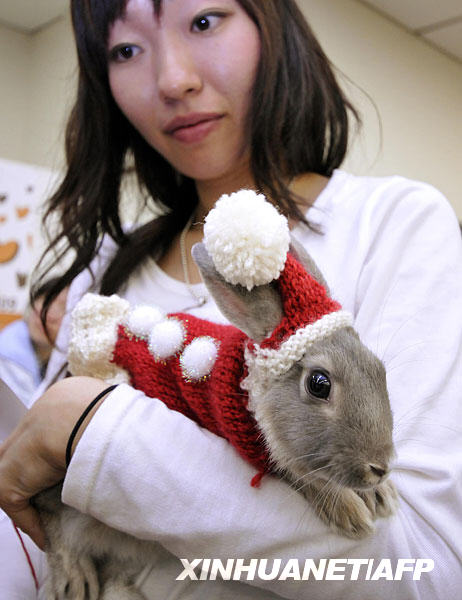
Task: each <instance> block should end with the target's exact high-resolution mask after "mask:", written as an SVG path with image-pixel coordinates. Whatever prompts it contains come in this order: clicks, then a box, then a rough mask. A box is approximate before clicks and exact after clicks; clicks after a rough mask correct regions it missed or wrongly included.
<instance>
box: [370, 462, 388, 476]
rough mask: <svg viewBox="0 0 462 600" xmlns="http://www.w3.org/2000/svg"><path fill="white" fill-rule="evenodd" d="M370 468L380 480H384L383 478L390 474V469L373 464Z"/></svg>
mask: <svg viewBox="0 0 462 600" xmlns="http://www.w3.org/2000/svg"><path fill="white" fill-rule="evenodd" d="M369 468H370V470H371V471H372V473H373V474H374V475H376V476H377V477H378V478H379V479H382V477H384V476H385V475H386V474H387V472H388V469H386V468H384V467H383V466H380V465H377V464H373V463H369Z"/></svg>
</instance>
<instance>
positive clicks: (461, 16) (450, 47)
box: [360, 0, 462, 61]
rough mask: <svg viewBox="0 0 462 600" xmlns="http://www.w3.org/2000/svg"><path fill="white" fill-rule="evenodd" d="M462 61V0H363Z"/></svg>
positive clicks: (362, 0) (361, 0)
mask: <svg viewBox="0 0 462 600" xmlns="http://www.w3.org/2000/svg"><path fill="white" fill-rule="evenodd" d="M360 2H362V3H363V4H367V5H368V6H371V7H372V8H374V9H376V10H378V11H379V12H380V13H382V14H383V15H385V16H387V17H389V18H391V19H392V20H393V21H396V22H397V23H399V24H400V25H403V26H404V27H405V28H406V29H407V30H408V31H410V32H411V33H413V34H414V35H417V36H419V37H422V38H424V39H425V40H426V41H427V42H430V43H431V44H434V45H435V46H436V47H437V48H439V49H440V50H442V51H443V52H445V53H446V54H449V55H451V56H453V57H454V58H456V59H458V60H460V61H462V2H461V0H360Z"/></svg>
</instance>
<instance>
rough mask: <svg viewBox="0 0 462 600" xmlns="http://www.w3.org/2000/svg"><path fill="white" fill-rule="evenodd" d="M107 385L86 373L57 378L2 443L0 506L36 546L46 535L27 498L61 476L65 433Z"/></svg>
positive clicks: (67, 436) (41, 543) (0, 453)
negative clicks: (58, 379)
mask: <svg viewBox="0 0 462 600" xmlns="http://www.w3.org/2000/svg"><path fill="white" fill-rule="evenodd" d="M105 387H106V384H105V383H104V382H103V381H100V380H98V379H93V378H89V377H71V378H69V379H64V380H62V381H59V382H57V383H56V384H54V385H53V386H51V387H50V388H49V389H48V390H47V391H46V392H45V394H44V395H43V396H42V397H41V398H39V400H37V402H36V403H35V404H34V405H33V406H32V408H31V409H30V410H29V412H28V413H27V414H26V415H25V416H24V418H23V419H22V420H21V422H20V423H19V425H18V426H17V427H16V429H15V430H14V431H13V432H12V434H11V435H10V436H9V437H8V438H7V440H5V442H4V443H3V444H2V445H1V446H0V507H1V508H2V509H3V510H4V511H5V512H6V513H7V514H8V515H9V517H11V519H12V520H13V521H14V522H15V523H16V525H17V526H18V527H19V528H20V529H22V531H24V532H25V533H27V534H28V535H29V536H30V537H31V538H32V539H33V540H34V542H35V543H36V544H37V545H38V546H39V547H40V548H43V546H44V543H45V536H44V533H43V530H42V527H41V525H40V519H39V515H38V512H37V511H36V510H35V508H34V507H33V506H32V505H31V504H30V499H31V498H33V497H34V496H35V495H36V494H38V493H39V492H41V491H43V490H45V489H48V488H50V487H52V486H54V485H56V484H57V483H59V482H60V481H62V480H63V479H64V476H65V472H66V465H65V452H66V445H67V441H68V438H69V434H70V432H71V431H72V429H73V427H74V425H75V423H76V421H77V420H78V418H79V417H80V415H81V414H82V411H83V410H84V409H85V408H86V407H87V405H88V404H89V402H90V401H91V400H92V398H93V397H94V396H96V395H97V394H98V393H99V392H101V391H102V390H103V389H105ZM91 416H92V415H89V418H91ZM84 427H85V423H84V424H83V426H82V430H83V429H84Z"/></svg>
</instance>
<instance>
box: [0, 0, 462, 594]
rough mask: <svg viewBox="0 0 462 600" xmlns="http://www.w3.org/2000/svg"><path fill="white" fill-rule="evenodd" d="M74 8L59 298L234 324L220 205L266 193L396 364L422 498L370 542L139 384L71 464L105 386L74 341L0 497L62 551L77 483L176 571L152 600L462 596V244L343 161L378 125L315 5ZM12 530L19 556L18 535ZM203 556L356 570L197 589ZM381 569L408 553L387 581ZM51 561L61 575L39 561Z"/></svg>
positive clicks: (180, 3) (37, 556)
mask: <svg viewBox="0 0 462 600" xmlns="http://www.w3.org/2000/svg"><path fill="white" fill-rule="evenodd" d="M72 11H73V22H74V28H75V33H76V40H77V48H78V53H79V63H80V77H79V90H78V98H77V102H76V105H75V108H74V111H73V113H72V115H71V119H70V122H69V127H68V133H67V151H68V163H69V166H68V171H67V173H66V176H65V178H64V180H63V183H62V185H61V187H60V189H59V190H58V191H57V193H56V194H55V195H54V197H53V198H52V199H51V202H50V208H49V214H55V213H58V214H60V215H61V223H62V227H61V232H60V234H59V236H58V238H57V240H56V242H55V246H57V247H60V248H62V243H63V242H64V243H65V246H66V248H67V249H70V250H73V251H74V252H75V254H74V256H75V259H74V261H73V263H72V265H71V266H70V267H69V269H68V270H67V271H66V273H65V274H64V275H63V277H62V279H61V281H60V282H59V285H58V286H56V288H55V289H54V290H53V292H52V293H51V294H49V296H48V301H49V302H50V301H51V300H52V298H53V296H55V295H56V294H57V293H59V291H60V289H62V288H63V287H65V286H66V285H68V284H71V285H70V290H69V294H68V303H67V308H68V312H69V311H70V310H71V309H72V307H73V306H74V305H75V304H76V302H77V301H78V299H79V298H80V297H81V296H82V295H83V293H85V292H86V291H88V290H89V289H91V290H96V291H100V292H101V293H103V294H110V293H113V292H117V293H118V294H119V295H121V296H123V297H125V298H127V299H128V300H129V301H130V302H133V303H145V302H155V303H156V304H158V305H160V306H163V307H164V308H165V309H166V310H168V311H169V312H174V311H189V312H191V313H192V314H196V315H197V316H201V317H205V318H208V319H211V320H216V321H222V320H223V317H222V316H221V315H220V313H219V312H218V310H217V308H216V306H215V305H214V303H213V301H212V300H211V298H210V297H209V296H208V294H207V292H206V290H205V287H204V286H203V284H202V283H200V279H199V274H198V272H197V270H196V267H195V265H194V263H193V262H192V260H191V258H190V248H191V246H192V244H193V243H194V242H196V241H198V240H200V239H201V235H202V228H201V223H202V221H203V218H204V216H205V215H206V214H207V212H208V211H209V210H210V208H211V207H212V206H213V204H214V202H215V201H216V200H217V199H218V197H219V196H220V195H221V194H223V193H229V192H232V191H236V190H238V189H240V188H243V187H252V188H255V189H260V190H262V191H263V192H264V193H265V194H266V195H267V197H268V198H269V199H270V200H271V201H272V202H274V203H275V204H277V205H278V206H279V207H280V209H281V210H282V211H283V212H284V213H285V214H287V215H288V216H289V217H290V223H291V226H292V233H293V235H294V236H295V237H297V238H298V239H299V241H300V242H301V243H302V244H303V245H304V246H305V247H306V248H307V250H308V251H309V253H310V254H311V256H312V257H313V258H314V260H315V261H316V262H317V263H318V265H319V267H320V269H321V271H322V272H323V274H324V275H325V277H326V279H327V282H328V284H329V287H330V288H331V290H332V292H333V295H334V297H335V298H336V299H338V300H339V301H340V302H341V303H342V305H343V307H344V308H345V309H347V310H350V311H351V312H352V313H353V315H354V318H355V327H356V329H357V330H358V332H359V333H360V335H361V337H362V338H363V340H364V341H365V343H366V344H367V345H368V346H369V347H371V348H372V349H373V350H374V351H375V352H376V353H377V354H378V355H379V356H380V357H381V358H382V359H383V360H384V362H385V364H386V366H387V371H388V386H389V392H390V398H391V403H392V408H393V411H394V418H395V445H396V451H397V457H396V461H395V465H394V473H393V475H392V477H393V479H394V482H395V484H396V486H397V488H398V492H399V495H400V508H399V511H398V512H397V514H396V516H394V517H392V518H389V519H386V520H379V521H377V524H376V532H375V534H374V535H372V536H371V537H369V538H365V539H362V540H360V541H358V540H356V541H355V540H351V539H348V538H346V537H342V536H339V535H334V534H333V533H332V532H331V531H330V530H329V529H328V528H327V527H326V526H325V525H324V524H323V523H321V522H320V521H319V519H318V518H317V517H315V515H314V514H313V513H312V511H311V510H310V508H309V507H308V506H307V503H306V500H305V499H304V498H303V497H302V496H301V495H300V494H298V493H296V492H295V491H293V490H291V489H290V488H289V487H288V486H287V485H286V484H285V483H283V482H282V481H279V480H278V479H276V478H268V479H267V480H266V481H264V482H263V484H262V486H261V488H260V489H254V488H252V487H251V486H250V485H249V481H250V479H251V476H252V474H253V471H252V469H251V467H250V466H249V465H247V464H246V463H245V462H244V461H243V460H241V459H240V457H239V456H237V455H236V453H235V452H234V450H233V449H232V448H231V447H230V446H229V445H228V444H227V443H226V442H225V441H224V440H222V439H220V438H218V437H216V436H214V435H213V434H211V433H209V432H207V431H204V430H202V429H200V428H199V427H197V426H196V425H195V423H193V422H191V421H190V420H188V419H187V418H186V417H184V416H183V415H181V414H179V413H176V412H174V411H169V410H168V409H167V408H166V407H165V406H164V405H163V404H162V403H161V402H159V401H157V400H153V399H151V398H147V397H146V396H145V395H144V394H143V393H141V392H139V391H137V390H135V389H133V388H131V387H130V386H127V385H120V386H119V387H117V388H116V389H115V390H114V391H112V392H111V393H109V394H107V395H106V396H105V397H104V398H103V399H102V401H101V402H100V403H99V404H98V405H97V406H96V407H95V408H94V409H93V411H92V412H91V413H90V415H89V416H88V417H87V419H86V420H85V422H84V423H83V425H82V427H81V428H80V429H79V432H78V436H77V439H76V441H75V443H74V445H73V449H72V450H73V456H72V461H71V463H70V467H69V468H68V469H67V470H66V468H65V457H64V455H65V448H66V444H67V441H68V437H69V434H70V432H71V430H72V429H73V427H74V424H75V422H76V421H77V419H78V418H79V416H80V415H81V413H82V412H83V410H84V409H85V408H86V406H87V405H88V404H89V403H90V401H91V400H92V399H93V398H94V397H95V396H96V395H97V394H98V393H100V392H101V391H103V390H104V389H105V388H106V383H105V382H103V381H100V380H97V379H92V378H82V377H70V378H67V379H60V380H58V381H55V382H54V383H52V381H53V379H54V378H55V377H56V374H57V373H58V372H59V371H60V369H61V368H62V366H63V362H65V359H64V358H63V355H62V354H60V353H59V352H58V350H56V351H55V352H54V354H53V357H52V360H51V361H50V366H49V370H48V378H47V382H46V383H47V385H49V386H50V387H48V389H47V390H46V391H44V392H43V394H42V395H41V397H40V398H39V399H38V400H37V401H36V403H35V404H34V406H33V407H32V408H31V410H30V412H29V414H28V415H27V417H26V418H25V419H24V421H23V422H22V423H21V424H20V425H19V426H18V428H17V429H16V431H15V432H14V433H13V434H12V436H11V437H10V438H9V439H8V440H7V441H6V442H5V444H4V445H3V446H2V447H1V448H0V490H1V491H0V505H1V506H2V508H3V509H4V510H5V512H6V513H7V514H8V515H9V516H10V517H11V518H12V519H13V520H14V521H15V522H16V523H17V524H18V526H19V527H20V528H21V529H22V530H23V531H25V532H27V533H29V534H30V535H31V536H32V538H33V539H34V540H35V542H36V543H37V544H38V545H39V546H42V547H43V541H44V540H43V533H42V531H41V529H40V525H39V522H38V520H37V515H36V514H35V512H34V510H33V509H32V508H31V506H30V504H29V500H30V498H31V497H32V496H33V495H34V494H36V493H37V492H39V491H40V490H43V489H45V488H47V487H49V486H51V485H53V484H54V483H56V482H58V481H60V480H61V479H63V478H64V492H63V500H64V502H66V503H68V504H70V505H72V506H74V507H76V508H78V509H79V510H80V511H82V512H86V513H89V514H91V515H93V516H95V517H97V518H98V519H100V520H102V521H103V522H105V523H107V524H109V525H111V526H113V527H115V528H118V529H121V530H123V531H127V532H129V533H131V534H132V535H135V536H138V537H141V538H144V539H151V540H156V541H159V542H160V543H161V544H162V546H163V547H164V549H165V552H164V555H163V556H162V559H159V561H158V562H157V563H156V564H154V565H152V567H150V568H149V569H146V570H145V572H144V573H143V577H141V578H140V580H139V582H138V585H139V587H140V589H142V590H143V591H144V593H145V594H146V596H147V597H148V598H157V597H159V598H173V597H175V598H204V597H206V598H265V599H268V598H276V597H283V598H308V597H309V598H316V599H324V598H340V597H342V598H346V599H357V598H367V597H374V598H376V599H380V598H389V597H397V598H406V599H407V600H408V599H409V600H410V599H417V598H419V599H428V600H430V599H433V598H435V597H450V596H451V593H452V595H453V596H454V593H455V590H456V589H459V586H460V584H461V583H462V565H461V555H462V546H461V540H462V531H461V530H460V527H461V525H460V523H461V522H462V520H461V519H460V506H461V505H462V491H461V488H460V484H459V483H458V482H459V481H460V478H461V476H462V453H461V450H460V448H461V444H460V439H461V426H460V423H461V422H462V405H461V403H460V402H459V396H460V390H461V389H462V350H461V349H462V319H461V309H460V297H461V296H462V247H461V240H460V234H459V229H458V224H457V221H456V219H455V217H454V214H453V212H452V210H451V209H450V207H449V206H448V204H447V202H446V201H445V199H444V198H443V197H442V196H441V194H440V193H439V192H437V191H436V190H434V189H433V188H431V187H430V186H428V185H425V184H421V183H417V182H414V181H409V180H406V179H403V178H399V177H390V178H380V179H379V178H360V177H354V176H351V175H348V174H346V173H344V172H342V171H339V170H338V167H339V166H340V165H341V163H342V160H343V158H344V155H345V152H346V147H347V137H348V114H347V113H348V111H349V112H350V113H351V114H352V115H353V116H356V113H355V111H354V109H353V108H352V107H351V106H350V105H349V103H348V101H347V100H346V99H345V98H344V96H343V94H342V93H341V91H340V89H339V87H338V85H337V83H336V81H335V78H334V76H333V74H332V70H331V67H330V64H329V61H328V60H327V58H326V57H325V55H324V53H323V52H322V50H321V49H320V48H319V45H318V43H317V42H316V40H315V38H314V37H313V34H312V33H311V31H310V29H309V27H308V26H307V24H306V23H305V21H304V20H303V17H302V15H301V14H300V12H299V10H298V9H297V6H296V4H295V2H293V1H292V0H265V2H260V0H213V2H210V0H164V1H163V2H162V1H161V0H128V2H125V1H124V0H112V1H111V2H101V0H72ZM127 167H134V169H135V171H136V174H137V176H138V180H139V182H140V187H141V189H142V190H143V193H144V194H145V195H146V197H147V198H148V201H149V202H151V203H153V204H154V205H155V206H156V207H157V210H160V211H161V212H162V215H161V216H160V217H159V218H157V219H154V220H152V221H151V222H149V223H147V224H146V225H143V226H142V227H140V228H138V229H135V230H131V231H130V232H129V233H128V232H127V230H124V228H123V227H122V224H121V221H120V217H119V212H118V207H119V199H120V188H121V181H122V176H123V173H124V169H125V168H127ZM243 218H245V215H243ZM68 332H69V319H68V317H67V318H65V320H64V321H63V325H62V327H61V330H60V333H59V337H58V341H57V348H58V349H61V350H62V351H64V352H65V348H66V344H67V339H68ZM50 384H51V385H50ZM45 387H46V386H45ZM2 531H4V532H5V535H4V536H3V534H2V536H3V537H2V551H3V553H4V555H5V557H8V556H9V557H12V556H13V550H12V548H13V547H15V546H14V545H15V544H16V538H15V537H13V536H14V532H13V533H11V537H9V536H8V534H7V533H6V525H5V527H4V528H3V530H2ZM12 531H13V530H12V528H10V532H12ZM3 540H5V541H3ZM200 557H202V558H219V559H222V560H226V559H228V558H236V557H240V558H243V559H244V560H245V561H246V564H248V562H249V561H250V559H252V558H266V559H269V560H271V559H278V558H279V559H282V561H283V562H282V564H284V563H285V561H287V560H289V559H291V558H292V559H296V560H297V561H298V563H299V565H300V568H301V570H302V571H303V565H304V561H305V560H306V559H313V560H314V561H315V563H318V561H319V560H320V559H323V558H326V559H328V558H343V559H345V560H344V561H343V562H341V563H339V564H340V570H339V571H336V572H335V573H334V576H332V577H325V578H324V580H322V581H317V580H316V579H314V578H313V577H310V578H309V579H308V580H306V581H296V580H294V577H290V576H289V577H288V578H286V579H269V578H265V577H258V576H257V577H255V578H254V579H253V580H252V581H247V580H246V578H245V577H242V578H241V581H222V580H218V581H200V582H197V581H192V580H191V579H190V578H188V577H186V578H180V580H177V578H178V577H179V576H180V574H181V572H182V570H183V567H182V564H181V562H180V561H179V558H182V559H188V560H192V559H193V558H200ZM382 559H385V561H389V563H382V567H380V568H379V569H378V570H377V571H376V569H377V568H378V567H379V565H380V564H381V563H380V561H381V560H382ZM401 559H406V560H407V562H405V563H402V562H401V563H399V561H400V560H401ZM417 559H424V562H423V563H419V564H420V565H424V572H422V573H420V574H419V573H418V572H415V573H414V572H413V571H412V569H413V568H414V567H413V566H415V564H416V560H417ZM11 560H12V559H11V558H10V562H11ZM347 560H348V561H350V562H349V563H348V562H347ZM34 561H35V563H36V565H38V568H39V569H40V572H45V568H44V567H43V564H44V562H43V555H42V554H41V553H40V552H39V551H38V550H37V551H35V553H34ZM369 561H373V562H369ZM0 564H2V565H4V566H3V568H4V569H9V577H6V576H4V577H3V579H2V583H3V581H5V582H8V581H9V583H8V584H7V583H5V585H9V586H10V588H11V590H12V592H11V597H14V596H13V593H17V590H18V589H20V588H21V586H22V588H21V589H22V590H23V592H22V593H23V595H22V596H21V597H23V598H25V597H33V594H34V591H33V588H32V589H31V591H30V592H28V594H29V596H27V595H26V593H25V592H24V590H25V588H26V587H27V582H26V578H27V577H28V575H29V574H28V572H27V571H26V570H25V569H24V570H22V571H21V573H20V575H19V576H18V577H17V578H16V577H14V578H12V577H11V573H12V570H11V569H12V567H8V564H9V563H8V559H7V558H2V561H0ZM387 564H389V567H388V566H387ZM399 564H400V565H401V566H403V564H404V566H405V567H406V568H405V570H404V572H400V571H399V568H401V567H399V566H398V565H399ZM15 565H16V569H17V570H21V569H19V567H18V566H17V565H18V563H17V560H16V562H15ZM383 565H385V566H383ZM1 568H2V567H0V569H1ZM409 569H411V572H409ZM374 573H375V577H373V575H374ZM342 574H343V575H342ZM0 575H1V571H0ZM414 575H415V577H414ZM371 578H374V579H375V581H370V579H371ZM394 578H396V579H398V581H393V579H394ZM11 579H15V581H14V582H12V581H11ZM15 586H16V587H15ZM4 589H5V586H4ZM15 590H16V591H15Z"/></svg>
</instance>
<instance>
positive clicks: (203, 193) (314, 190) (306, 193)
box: [195, 171, 329, 225]
mask: <svg viewBox="0 0 462 600" xmlns="http://www.w3.org/2000/svg"><path fill="white" fill-rule="evenodd" d="M328 182H329V179H328V178H327V177H324V176H323V175H318V174H317V173H303V174H302V175H298V176H297V177H294V178H293V179H292V181H291V182H290V185H289V189H290V190H291V192H293V193H294V194H295V195H296V196H297V200H296V201H297V203H298V204H299V207H300V210H301V211H302V212H305V211H306V210H307V209H308V208H309V207H310V206H311V205H312V204H313V203H314V201H315V200H316V198H317V197H318V196H319V194H320V193H321V192H322V191H323V190H324V188H325V187H326V186H327V184H328ZM245 188H248V189H255V182H254V180H253V178H252V176H251V174H250V172H248V171H242V172H236V173H233V174H232V175H231V176H230V177H228V178H226V179H219V180H218V179H217V180H211V181H196V189H197V193H198V196H199V205H198V207H197V211H196V215H195V222H196V223H203V222H204V219H205V217H206V215H207V213H208V212H209V211H210V210H211V209H212V208H213V206H214V205H215V202H216V201H217V200H218V198H220V196H222V195H223V194H231V193H232V192H237V191H238V190H241V189H245ZM291 225H294V223H291Z"/></svg>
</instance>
